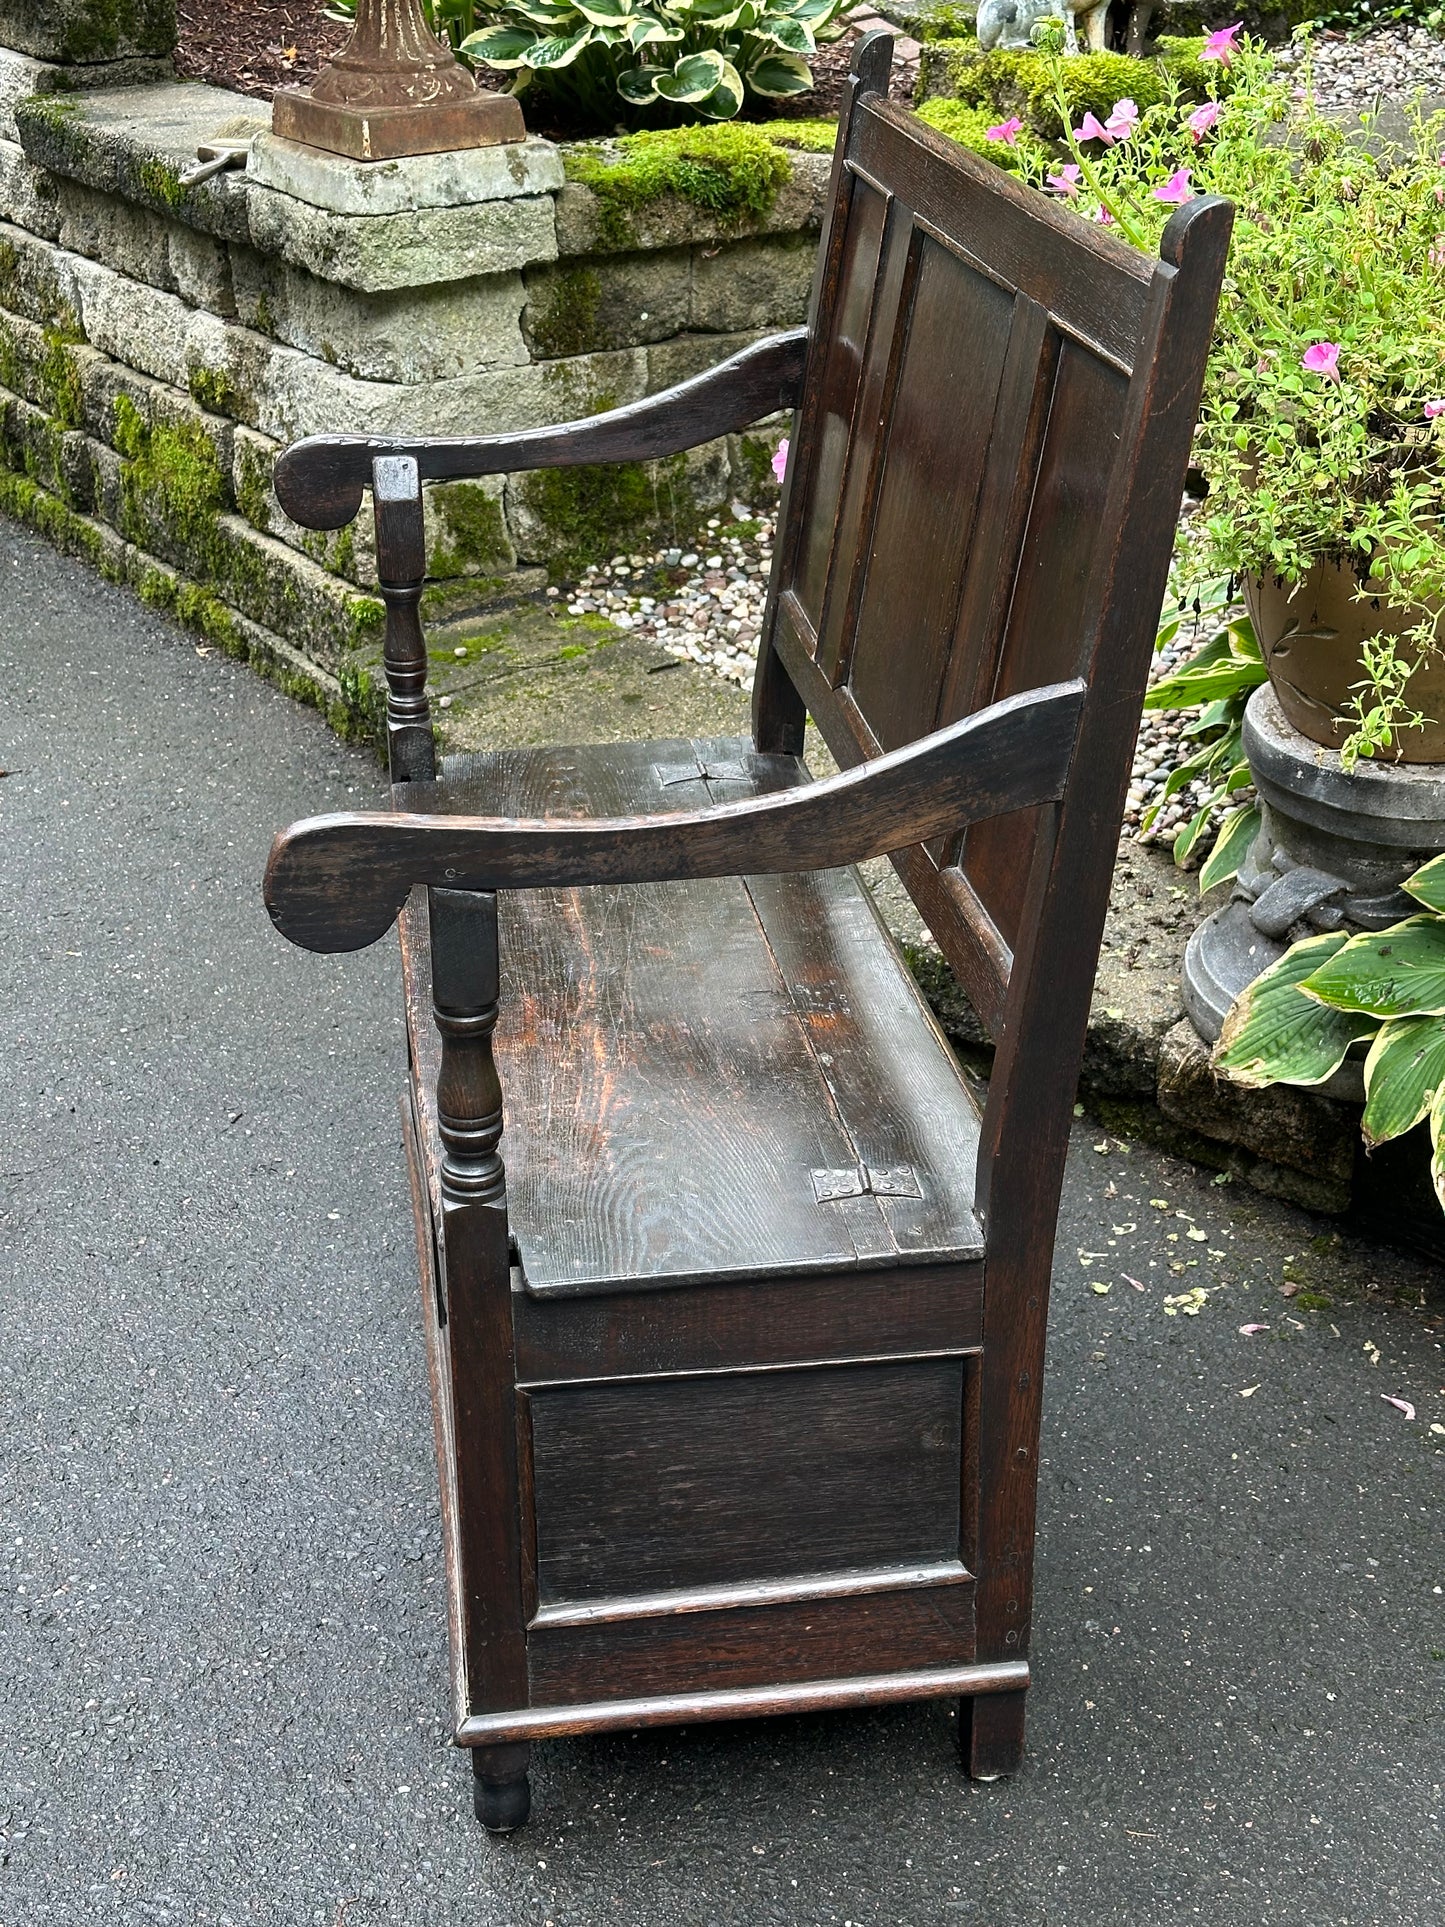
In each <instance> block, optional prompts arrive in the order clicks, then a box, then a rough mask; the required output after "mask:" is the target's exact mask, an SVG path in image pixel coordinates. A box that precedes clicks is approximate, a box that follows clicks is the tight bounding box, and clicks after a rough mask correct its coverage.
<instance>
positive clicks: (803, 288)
mask: <svg viewBox="0 0 1445 1927" xmlns="http://www.w3.org/2000/svg"><path fill="white" fill-rule="evenodd" d="M816 259H817V247H816V245H815V243H814V241H813V238H812V236H811V235H801V234H800V235H791V234H790V235H779V236H777V237H776V238H773V237H768V238H767V239H764V240H757V241H740V242H738V243H737V244H736V245H735V246H734V247H730V248H726V249H711V248H695V249H694V250H693V256H692V304H691V309H690V311H689V314H688V325H689V326H690V327H691V328H694V329H710V330H714V331H716V332H717V333H719V334H722V333H727V332H728V331H730V330H732V331H736V330H749V331H757V332H761V331H762V330H764V329H768V328H793V327H798V326H800V325H801V323H802V322H804V321H805V320H806V319H807V314H808V295H809V291H810V290H811V288H812V283H813V264H814V262H815V260H816Z"/></svg>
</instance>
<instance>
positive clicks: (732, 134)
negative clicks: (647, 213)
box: [565, 125, 792, 245]
mask: <svg viewBox="0 0 1445 1927" xmlns="http://www.w3.org/2000/svg"><path fill="white" fill-rule="evenodd" d="M565 165H566V169H567V178H568V179H569V180H571V181H577V182H579V183H580V184H581V185H582V186H583V187H590V188H591V189H592V191H593V193H594V194H595V195H596V196H597V197H598V199H599V200H600V201H601V202H602V204H603V211H604V227H605V228H606V230H607V233H606V238H607V239H609V240H611V241H613V242H615V243H619V244H624V245H625V242H626V240H627V238H628V225H629V224H628V220H627V217H628V215H629V214H630V213H632V212H633V211H634V210H635V209H637V208H639V207H644V206H646V205H647V204H648V203H649V202H651V201H657V200H660V199H662V197H663V196H664V195H668V194H675V195H677V196H678V197H679V198H680V199H681V200H685V201H691V202H692V204H693V205H694V206H695V207H700V208H705V209H706V210H707V212H708V213H709V214H713V215H716V216H718V217H720V218H721V219H722V220H724V221H738V222H741V221H743V220H745V219H746V218H747V217H748V216H749V215H751V216H753V217H754V218H755V219H760V218H761V217H762V216H763V215H765V214H766V213H767V212H768V210H769V208H771V206H772V205H773V202H774V201H775V200H776V199H777V197H778V190H779V189H780V188H781V187H782V186H783V185H784V183H785V182H786V181H788V180H790V179H791V178H792V168H791V167H790V166H789V163H788V157H787V155H786V154H785V153H783V151H782V150H781V149H780V148H779V147H778V146H776V145H775V143H774V142H772V141H770V140H769V139H768V137H767V135H766V134H764V133H762V132H760V131H759V129H757V128H756V127H749V126H746V125H744V126H737V127H681V128H670V129H664V130H660V131H657V132H644V133H638V134H624V135H623V136H622V137H621V139H619V140H616V141H606V142H603V141H598V142H594V143H592V144H590V145H587V146H580V147H572V148H568V149H567V151H566V156H565ZM608 215H610V217H611V218H610V220H608V219H607V218H606V217H607V216H608Z"/></svg>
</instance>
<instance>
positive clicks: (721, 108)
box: [698, 60, 743, 120]
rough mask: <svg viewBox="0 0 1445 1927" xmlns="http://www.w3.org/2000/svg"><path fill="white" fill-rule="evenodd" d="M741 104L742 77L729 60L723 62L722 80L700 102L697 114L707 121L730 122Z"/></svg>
mask: <svg viewBox="0 0 1445 1927" xmlns="http://www.w3.org/2000/svg"><path fill="white" fill-rule="evenodd" d="M742 104H743V77H742V75H741V74H740V73H739V72H738V70H737V68H736V67H734V65H733V63H732V62H731V61H730V60H725V61H724V62H723V75H722V79H721V80H720V81H719V82H718V84H717V86H716V87H714V88H713V90H712V92H711V93H710V94H709V95H708V97H707V99H706V100H705V101H703V102H702V104H701V105H700V107H699V108H698V112H699V113H701V114H705V115H706V116H707V118H708V119H709V120H731V119H732V117H733V115H734V114H736V113H737V111H738V109H739V108H740V107H741V106H742Z"/></svg>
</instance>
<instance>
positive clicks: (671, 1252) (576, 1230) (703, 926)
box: [406, 738, 982, 1294]
mask: <svg viewBox="0 0 1445 1927" xmlns="http://www.w3.org/2000/svg"><path fill="white" fill-rule="evenodd" d="M807 780H808V778H807V772H806V770H804V769H803V768H802V767H801V766H800V765H799V764H798V763H797V761H796V759H793V758H786V757H777V756H767V757H762V756H759V755H757V753H756V752H755V751H754V750H753V749H752V746H751V744H750V743H749V742H748V741H747V740H746V739H738V740H734V739H730V738H723V739H716V740H706V741H697V742H689V741H685V740H667V741H661V742H651V743H622V744H611V745H605V746H600V747H587V748H559V749H552V748H543V749H526V750H502V751H496V752H491V753H488V754H483V755H479V756H473V757H468V758H464V759H458V760H457V761H455V762H453V763H451V764H450V765H449V766H448V768H447V771H446V776H445V782H444V784H442V785H439V786H437V791H436V794H437V796H439V797H444V799H445V802H446V805H447V808H448V810H449V811H450V812H452V813H456V814H467V813H483V812H485V813H488V814H497V815H506V816H511V817H528V816H538V815H551V816H569V815H577V816H583V815H596V814H601V813H607V812H615V813H643V812H650V811H659V810H680V809H684V808H687V807H689V806H690V805H693V806H695V805H696V803H697V802H698V801H699V800H703V799H705V798H706V797H707V796H709V795H711V796H712V797H714V798H715V799H721V798H723V797H726V798H727V799H729V800H737V799H739V798H741V797H744V796H748V795H757V794H762V793H765V792H766V791H767V790H770V789H776V788H782V787H788V786H791V785H792V784H795V783H798V782H800V781H807ZM422 787H423V786H419V785H409V786H407V791H406V794H407V796H408V798H409V799H410V800H411V804H412V806H415V798H416V796H417V793H418V792H419V790H420V789H421V788H422ZM426 787H427V788H428V790H429V789H430V786H426ZM790 903H791V904H792V906H793V907H791V908H790ZM764 904H765V905H766V910H764V909H763V908H762V907H761V906H762V905H764ZM499 926H500V940H501V952H502V970H503V984H504V994H503V999H502V1010H501V1017H500V1020H499V1023H498V1027H497V1033H496V1051H497V1060H498V1064H499V1067H500V1069H501V1073H502V1080H503V1089H504V1091H505V1093H506V1123H505V1132H504V1142H505V1145H506V1155H507V1172H508V1203H509V1211H510V1221H511V1226H512V1232H513V1236H514V1237H515V1239H516V1243H517V1247H518V1251H519V1254H520V1261H521V1266H522V1271H523V1275H524V1277H525V1280H526V1284H527V1289H528V1290H529V1291H531V1292H533V1293H537V1294H550V1293H566V1292H597V1291H627V1290H635V1289H638V1288H640V1287H645V1286H648V1285H666V1284H678V1283H682V1282H691V1283H696V1282H701V1281H703V1280H712V1279H726V1278H747V1277H764V1276H770V1275H776V1274H778V1273H780V1272H784V1271H786V1272H788V1273H791V1274H802V1273H812V1272H821V1271H831V1270H845V1269H848V1268H852V1267H856V1266H859V1265H865V1266H879V1267H888V1266H894V1265H897V1264H898V1263H899V1262H900V1259H901V1258H902V1257H903V1256H908V1257H917V1256H918V1255H919V1254H920V1253H929V1254H934V1253H937V1254H947V1255H949V1256H952V1257H957V1258H960V1259H967V1258H972V1257H976V1256H977V1255H978V1253H979V1251H980V1250H981V1248H982V1240H981V1236H980V1233H979V1230H978V1225H977V1221H976V1220H975V1218H974V1216H973V1210H972V1168H973V1159H974V1153H975V1151H976V1148H977V1143H978V1115H977V1111H976V1108H975V1106H974V1104H973V1102H972V1099H971V1097H970V1096H969V1093H968V1091H967V1087H966V1086H965V1085H964V1084H963V1082H962V1080H961V1079H960V1077H959V1075H958V1072H957V1068H956V1066H955V1065H954V1063H953V1060H952V1057H951V1054H950V1053H949V1050H948V1047H947V1045H946V1043H945V1042H944V1040H943V1038H942V1036H941V1035H940V1034H939V1033H938V1031H937V1029H936V1027H935V1026H934V1025H933V1024H932V1021H931V1019H930V1018H929V1017H928V1015H927V1013H926V1009H925V1007H924V1005H923V1003H922V1000H921V999H920V998H919V997H918V995H917V992H916V991H914V990H913V988H912V984H911V979H910V978H909V977H908V974H907V969H906V966H905V965H904V964H903V962H902V960H901V958H899V957H898V955H897V953H896V952H895V951H894V949H893V947H892V944H891V941H890V939H889V938H888V936H887V934H886V932H885V931H884V930H883V929H882V927H881V925H880V924H879V923H878V921H877V918H876V917H875V916H874V914H873V911H872V909H871V906H870V903H869V899H868V897H867V895H866V892H865V891H864V889H863V887H862V885H861V883H860V882H859V881H858V880H857V878H856V877H854V876H852V875H851V873H849V872H846V871H829V872H826V873H824V875H823V877H822V879H821V880H820V879H819V877H817V876H813V875H807V874H805V875H802V876H796V877H791V876H787V877H767V878H753V879H738V878H717V879H710V880H705V881H700V882H690V883H669V884H639V885H602V886H599V887H597V888H594V889H588V890H572V889H567V890H521V891H514V892H507V893H504V894H503V896H502V898H501V900H500V906H499ZM423 947H424V946H423V933H422V932H421V931H420V930H418V929H416V928H414V927H413V928H412V930H411V932H410V934H409V938H408V942H407V953H408V967H409V971H410V972H411V973H412V974H413V975H415V974H416V973H418V971H420V970H423V969H424V964H423V961H422V958H421V956H420V954H417V955H415V956H413V953H414V952H416V953H420V951H421V950H422V949H423ZM409 1001H410V1003H411V1005H412V1008H413V1010H414V1013H415V1016H414V1023H413V1034H414V1054H415V1056H416V1058H417V1060H418V1072H419V1076H418V1082H419V1084H420V1085H421V1087H422V1088H423V1089H425V1088H426V1087H427V1086H428V1084H429V1083H430V1082H431V1081H432V1080H433V1077H434V1072H433V1063H434V1061H435V1057H436V1046H435V1044H434V1043H433V1041H432V1038H433V1036H434V1032H433V1030H432V1026H431V1024H430V1013H429V1010H428V1009H427V1006H426V1003H425V999H424V997H422V996H421V995H417V996H414V997H413V998H412V999H410V1000H409ZM824 1059H826V1060H827V1061H826V1062H824V1061H823V1060H824ZM870 1092H871V1093H872V1101H871V1102H870V1101H869V1096H868V1094H869V1093H870ZM905 1097H906V1100H907V1101H906V1102H905V1101H904V1100H905ZM920 1098H921V1099H922V1102H921V1103H920V1101H919V1100H920ZM875 1107H876V1110H877V1112H878V1115H877V1116H873V1115H872V1114H871V1113H872V1112H873V1110H874V1109H875ZM893 1112H896V1113H897V1115H896V1116H893V1115H887V1116H885V1113H893ZM899 1167H908V1168H909V1169H911V1170H912V1171H913V1173H914V1174H915V1177H916V1179H917V1182H918V1185H919V1188H920V1190H921V1191H922V1193H923V1195H922V1196H921V1197H920V1198H912V1197H904V1198H899V1197H879V1196H876V1195H874V1194H873V1192H872V1191H871V1190H870V1189H869V1188H868V1184H867V1180H866V1178H863V1177H860V1180H859V1189H858V1190H857V1191H855V1192H854V1193H852V1194H849V1192H848V1191H847V1190H846V1189H844V1190H842V1192H841V1194H839V1195H826V1194H827V1193H828V1190H829V1186H828V1184H827V1183H826V1181H825V1182H823V1184H822V1186H821V1188H822V1190H823V1192H824V1193H825V1195H823V1196H819V1195H818V1191H819V1185H818V1184H816V1183H815V1180H814V1173H818V1172H821V1173H831V1174H838V1173H848V1172H860V1171H861V1172H867V1171H872V1172H875V1173H882V1172H885V1171H895V1170H897V1169H898V1168H899Z"/></svg>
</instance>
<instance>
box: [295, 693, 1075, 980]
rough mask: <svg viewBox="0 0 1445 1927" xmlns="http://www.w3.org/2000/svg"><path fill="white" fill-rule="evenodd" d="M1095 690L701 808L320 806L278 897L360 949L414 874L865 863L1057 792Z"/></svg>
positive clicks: (563, 874) (310, 930) (1032, 702)
mask: <svg viewBox="0 0 1445 1927" xmlns="http://www.w3.org/2000/svg"><path fill="white" fill-rule="evenodd" d="M1083 696H1084V685H1083V684H1082V683H1081V682H1066V683H1054V684H1051V685H1050V686H1049V687H1048V688H1046V689H1035V690H1029V691H1027V692H1026V693H1024V694H1023V695H1019V696H1010V697H1008V698H1007V699H1006V700H1005V701H1003V702H999V703H994V704H993V705H992V706H991V707H990V708H988V709H983V710H980V711H979V712H978V713H977V714H976V715H973V716H968V717H965V718H964V720H963V721H962V722H959V723H954V724H953V725H952V726H951V727H950V728H948V729H941V730H939V731H938V732H937V733H936V734H935V735H933V736H926V737H924V738H923V739H922V740H921V741H919V742H916V743H911V744H909V745H908V747H907V748H905V749H899V750H894V751H893V752H892V753H891V754H890V755H887V756H880V757H878V758H877V759H876V760H875V761H873V762H871V763H863V764H860V765H859V767H858V768H856V769H852V770H847V771H845V772H844V773H843V774H842V775H840V776H831V777H828V778H826V779H825V780H824V781H822V782H818V783H809V784H805V785H804V786H803V787H802V788H801V789H793V790H785V791H783V792H781V793H779V794H775V795H769V796H762V797H754V798H750V799H749V800H747V801H746V802H741V803H719V804H715V805H713V806H712V807H711V808H708V809H703V810H680V811H676V812H668V813H666V814H663V815H659V816H631V817H595V818H591V819H587V818H583V819H581V820H573V819H557V818H546V819H542V820H539V821H532V822H527V821H510V820H508V819H506V818H498V817H484V816H413V815H408V814H406V813H405V812H401V811H396V812H383V811H367V812H360V811H358V812H354V813H353V812H348V813H345V814H342V815H336V816H314V817H308V818H307V819H306V820H305V821H304V822H301V823H293V824H292V826H291V828H290V829H289V830H283V831H282V832H281V834H280V835H279V836H278V837H277V838H276V841H275V842H274V844H273V845H272V847H271V858H270V861H269V863H268V864H267V866H266V884H265V896H266V907H267V909H268V910H269V911H270V913H271V920H272V922H273V923H274V924H275V925H276V928H277V929H278V930H279V931H280V932H281V934H282V935H283V936H285V937H288V938H289V939H290V940H291V942H292V943H295V944H300V945H301V946H302V947H303V948H304V949H307V950H360V949H362V948H363V947H364V946H365V945H366V944H369V943H374V942H375V941H376V939H377V938H378V937H380V936H382V935H384V934H385V932H386V931H387V930H388V929H389V928H390V927H391V925H392V923H393V922H394V921H395V919H396V917H397V915H398V913H399V911H400V910H401V907H402V905H403V904H404V903H405V902H406V899H407V895H408V893H409V892H410V890H411V889H412V887H413V885H415V884H418V883H426V884H432V885H435V886H437V887H439V888H442V889H447V890H499V889H511V890H517V889H539V888H545V887H558V886H571V885H579V884H595V883H661V882H667V881H670V880H677V879H681V878H685V877H714V876H743V875H747V874H753V875H763V874H767V873H770V872H776V871H785V870H828V869H834V868H837V867H839V866H840V865H843V864H848V863H859V862H862V861H863V860H864V859H865V858H868V857H874V856H886V855H888V854H890V853H891V852H892V851H894V850H903V849H907V848H909V847H910V846H912V845H913V844H916V843H923V842H926V841H927V840H928V839H929V838H931V837H935V836H942V835H946V834H947V833H949V832H950V831H954V830H958V829H961V828H963V826H964V825H965V824H967V823H971V822H976V821H978V820H979V819H981V818H983V817H989V816H1002V815H1005V814H1007V813H1008V812H1009V811H1011V810H1020V809H1025V808H1027V807H1028V806H1029V805H1030V804H1034V803H1044V802H1049V801H1052V800H1054V799H1056V798H1058V797H1059V796H1061V795H1062V794H1063V788H1064V779H1065V777H1066V775H1067V773H1068V769H1069V763H1070V760H1071V758H1072V756H1073V750H1074V739H1075V735H1076V732H1077V728H1078V720H1079V712H1080V709H1081V706H1082V703H1083Z"/></svg>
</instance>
